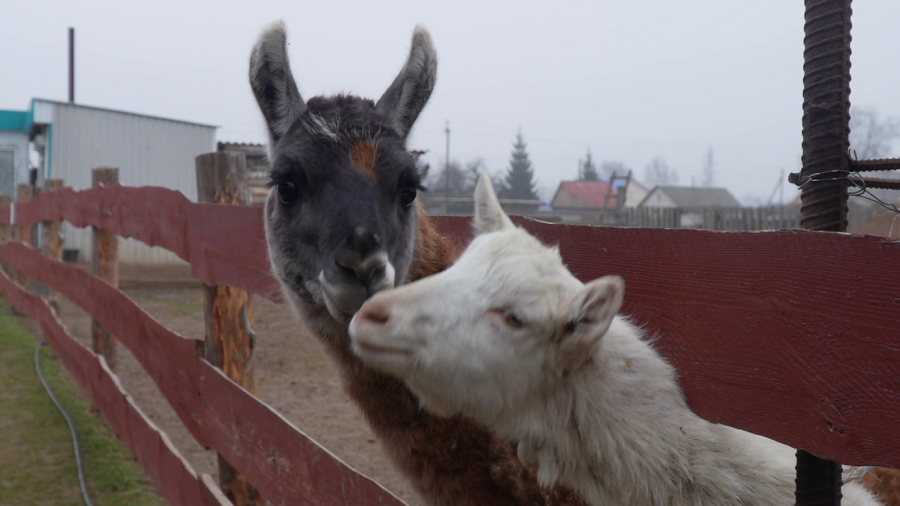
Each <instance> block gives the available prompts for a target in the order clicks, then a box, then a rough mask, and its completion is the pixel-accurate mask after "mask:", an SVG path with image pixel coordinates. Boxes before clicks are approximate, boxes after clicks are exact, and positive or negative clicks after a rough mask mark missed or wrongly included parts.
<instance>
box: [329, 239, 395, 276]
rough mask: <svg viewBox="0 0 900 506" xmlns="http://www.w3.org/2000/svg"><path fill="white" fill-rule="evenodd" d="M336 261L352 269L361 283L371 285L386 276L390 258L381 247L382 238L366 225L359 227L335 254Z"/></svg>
mask: <svg viewBox="0 0 900 506" xmlns="http://www.w3.org/2000/svg"><path fill="white" fill-rule="evenodd" d="M334 263H335V264H337V265H338V267H341V268H342V269H345V270H348V271H351V272H352V273H353V274H354V275H355V276H356V279H358V280H359V281H360V283H362V284H363V285H365V286H369V285H370V284H371V283H372V282H373V281H376V280H378V279H380V278H381V277H383V276H384V272H385V266H386V265H387V263H388V259H387V254H386V253H385V252H384V250H382V249H381V238H380V237H379V236H377V235H375V234H372V233H371V232H369V231H368V230H366V229H365V228H364V227H357V229H356V230H355V231H354V232H353V234H351V235H350V237H348V238H347V241H346V242H345V243H344V247H343V248H341V249H340V251H338V253H337V254H336V255H335V257H334Z"/></svg>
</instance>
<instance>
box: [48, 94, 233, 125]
mask: <svg viewBox="0 0 900 506" xmlns="http://www.w3.org/2000/svg"><path fill="white" fill-rule="evenodd" d="M33 101H34V102H44V103H48V104H54V105H65V106H69V107H79V108H82V109H93V110H96V111H103V112H113V113H117V114H128V115H130V116H138V117H141V118H151V119H156V120H163V121H172V122H175V123H187V124H188V125H196V126H202V127H209V128H219V125H210V124H208V123H197V122H196V121H187V120H183V119H173V118H164V117H162V116H153V115H150V114H143V113H139V112H131V111H122V110H118V109H109V108H106V107H98V106H94V105H84V104H79V103H72V102H64V101H62V100H48V99H46V98H35V99H34V100H33ZM35 121H37V119H35Z"/></svg>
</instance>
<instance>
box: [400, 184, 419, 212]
mask: <svg viewBox="0 0 900 506" xmlns="http://www.w3.org/2000/svg"><path fill="white" fill-rule="evenodd" d="M419 188H421V187H420V186H419V185H414V186H413V185H410V186H404V187H403V189H401V190H400V205H402V206H403V207H409V206H411V205H412V203H413V201H414V200H416V195H417V192H418V190H419Z"/></svg>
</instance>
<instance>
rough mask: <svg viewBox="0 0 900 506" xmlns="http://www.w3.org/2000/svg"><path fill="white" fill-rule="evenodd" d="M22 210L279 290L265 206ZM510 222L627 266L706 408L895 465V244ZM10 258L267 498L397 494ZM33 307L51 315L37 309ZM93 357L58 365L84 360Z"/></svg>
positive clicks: (167, 335) (93, 293) (0, 251)
mask: <svg viewBox="0 0 900 506" xmlns="http://www.w3.org/2000/svg"><path fill="white" fill-rule="evenodd" d="M10 215H11V213H10V207H9V206H6V207H0V223H9V218H10ZM15 219H16V223H17V224H18V225H26V226H27V225H29V224H33V223H37V222H39V221H47V220H57V219H65V220H68V221H70V222H71V223H72V224H73V225H75V226H95V227H100V228H105V229H107V230H110V231H113V232H115V233H116V234H118V235H122V236H126V237H133V238H136V239H139V240H141V241H143V242H145V243H147V244H151V245H158V246H162V247H164V248H166V249H169V250H170V251H173V252H174V253H176V254H177V255H178V256H180V257H181V258H183V259H185V260H187V261H189V262H190V263H191V266H192V271H193V273H194V275H195V277H197V278H198V279H200V280H201V281H203V282H205V283H209V284H228V285H231V286H234V287H237V288H241V289H246V290H249V291H252V292H254V293H257V294H259V295H262V296H264V297H268V298H271V299H274V300H277V299H278V290H277V285H276V283H275V281H274V280H273V278H272V276H271V274H269V267H268V260H267V256H266V247H265V238H264V232H263V226H262V209H260V208H258V207H238V206H224V205H215V204H195V203H191V202H190V201H188V200H187V199H186V198H184V197H183V196H182V195H181V194H179V193H177V192H174V191H171V190H166V189H162V188H126V187H121V186H111V187H105V188H95V189H91V190H84V191H73V190H68V189H63V190H57V191H54V192H42V193H40V194H38V195H37V196H36V197H35V199H34V200H33V201H32V202H30V203H24V204H18V205H16V210H15ZM435 221H436V223H437V224H438V228H439V230H441V231H442V233H444V234H445V235H447V236H449V237H452V238H453V239H455V240H457V241H458V242H460V243H465V242H467V241H468V240H469V238H470V236H471V232H470V227H471V226H470V223H469V219H468V218H462V217H440V218H435ZM515 221H516V222H517V223H518V224H519V225H522V226H524V227H525V228H526V229H528V230H529V231H530V232H532V233H534V234H535V235H537V236H538V237H539V238H541V239H542V240H543V241H545V242H546V243H549V244H558V245H559V247H560V250H561V252H562V255H563V258H564V259H565V261H566V263H567V264H568V266H569V267H570V268H571V269H572V271H573V272H574V273H575V274H576V275H577V276H578V277H579V278H580V279H582V280H589V279H593V278H596V277H599V276H602V275H606V274H619V275H621V276H623V277H624V278H625V280H626V284H627V289H626V297H625V300H626V303H625V306H624V309H623V312H624V313H625V314H628V315H630V316H631V317H632V319H633V320H635V321H636V322H637V323H639V324H641V325H643V326H645V327H646V328H647V329H648V330H649V331H650V332H651V334H653V335H656V336H658V339H657V341H656V342H657V346H658V348H659V349H660V351H661V352H662V353H663V354H664V355H666V356H667V357H668V358H669V359H671V361H672V362H673V364H674V365H675V366H676V367H677V369H678V371H679V377H680V380H681V384H682V386H683V388H684V390H685V392H686V394H687V396H688V400H689V402H690V405H691V407H692V408H693V409H694V410H695V411H696V412H697V413H698V414H700V415H701V416H703V417H704V418H707V419H709V420H712V421H715V422H721V423H726V424H728V425H732V426H735V427H738V428H742V429H746V430H749V431H751V432H755V433H758V434H762V435H765V436H768V437H771V438H773V439H776V440H778V441H781V442H783V443H785V444H788V445H791V446H793V447H800V448H804V449H806V450H808V451H810V452H811V453H814V454H816V455H819V456H822V457H826V458H829V459H832V460H835V461H838V462H842V463H845V464H854V465H882V466H888V467H900V432H898V431H897V430H896V425H897V421H898V420H900V339H898V336H900V330H898V328H900V325H898V323H900V294H898V293H900V292H898V290H897V287H898V286H900V269H898V268H897V266H898V265H900V241H896V240H891V239H885V238H878V237H869V236H852V235H847V234H835V233H824V232H805V231H780V232H712V231H700V230H661V229H628V228H611V227H588V226H577V225H554V224H547V223H541V222H536V221H532V220H525V219H521V218H515ZM0 260H2V261H4V262H8V263H9V264H11V265H12V266H13V267H14V268H15V269H17V270H18V271H20V272H22V273H23V274H24V275H25V276H27V277H28V278H30V279H32V280H35V281H38V282H41V283H44V284H46V285H47V286H48V287H49V288H50V289H51V290H55V291H58V292H60V293H62V294H64V295H66V296H67V297H69V298H70V299H71V300H72V301H73V302H75V303H76V304H78V305H79V306H81V307H82V309H84V310H85V311H86V312H88V313H89V314H90V315H91V316H92V317H93V318H94V319H96V320H97V321H98V322H100V323H101V324H102V325H103V327H104V328H105V329H108V330H109V331H110V332H111V333H112V334H114V335H115V336H116V337H117V338H118V339H119V340H120V341H121V342H122V344H124V345H125V346H127V347H128V348H129V349H130V350H131V352H132V353H133V354H134V355H135V357H136V358H137V360H138V361H139V362H140V363H141V365H142V366H143V367H144V368H145V369H146V370H147V372H148V373H149V374H150V376H151V377H152V378H153V379H154V381H155V382H156V383H157V385H158V386H159V389H160V391H161V392H162V393H163V395H164V396H165V397H166V398H167V399H168V401H169V402H170V403H171V405H172V407H173V408H174V409H175V411H176V413H177V414H178V416H179V417H180V418H181V419H182V421H183V423H184V424H185V425H186V426H187V428H188V429H189V430H190V431H191V433H192V434H193V435H194V437H195V438H196V439H197V441H198V442H199V443H200V444H201V445H204V446H207V447H212V448H215V449H216V450H217V451H218V452H219V453H220V454H222V455H223V456H224V457H225V458H226V459H228V461H229V462H231V463H232V464H233V465H234V466H235V467H236V468H237V469H239V470H240V472H241V473H243V474H244V475H245V476H246V477H247V478H248V479H249V480H250V482H251V483H253V485H254V486H255V487H256V488H257V489H258V490H259V491H260V493H261V494H262V495H263V496H264V497H266V498H267V499H268V500H270V501H272V502H273V503H274V504H326V505H349V504H361V505H368V504H371V505H375V504H395V505H399V504H402V503H401V502H400V501H399V499H396V498H395V497H394V496H393V495H391V494H390V493H389V492H387V491H386V490H384V489H383V488H381V487H380V485H378V484H377V483H374V482H372V481H371V480H369V479H368V478H366V477H364V476H362V475H359V474H358V473H356V472H355V471H353V470H352V469H351V468H349V467H347V466H346V465H344V464H343V463H342V462H341V461H340V460H339V459H337V458H336V457H335V456H333V455H331V454H330V453H329V452H328V451H327V450H325V449H324V448H321V447H320V446H318V445H317V444H316V443H315V442H313V441H312V440H310V439H309V438H308V437H306V436H305V435H304V434H303V433H302V432H300V431H299V430H298V429H297V428H295V427H294V426H292V425H291V424H290V423H289V422H287V421H285V420H284V419H283V418H282V417H281V415H279V414H278V413H277V412H275V411H274V410H272V409H271V408H270V407H269V406H267V405H266V404H264V403H263V402H261V401H259V400H258V399H256V398H254V397H253V396H251V395H250V394H249V393H247V392H246V391H245V390H243V389H242V388H240V387H239V386H237V385H236V384H235V383H233V382H232V381H230V380H229V379H228V378H226V377H225V376H224V375H223V374H222V373H221V371H219V370H218V369H217V368H215V367H213V366H212V365H210V364H209V363H208V362H206V361H205V360H203V359H202V358H199V356H198V353H197V349H196V347H197V341H195V340H191V339H186V338H184V337H181V336H178V335H177V334H175V333H173V332H171V331H169V330H167V329H166V328H165V327H164V326H162V325H161V324H160V323H159V322H156V321H155V320H154V319H153V318H151V317H150V316H149V315H147V314H146V313H144V312H143V311H142V310H141V309H140V308H138V307H137V306H136V305H135V304H134V303H133V302H132V301H131V300H130V299H129V298H128V297H127V296H125V295H124V294H122V293H121V292H119V291H118V290H116V289H115V288H113V287H112V286H110V285H109V284H107V283H105V282H104V281H102V280H100V279H98V278H96V277H94V276H92V275H90V274H89V273H86V272H84V271H82V270H81V269H79V268H78V267H76V266H71V265H67V264H64V263H62V262H59V261H56V260H52V259H50V258H48V257H46V256H44V255H42V254H40V253H39V252H38V251H36V250H34V249H32V248H30V247H28V246H26V245H24V244H21V243H14V242H7V243H0ZM810 279H817V280H821V281H820V282H818V283H810V281H809V280H810ZM0 288H2V289H3V292H4V295H6V296H7V298H9V299H10V303H11V304H12V305H13V306H14V307H17V308H18V307H19V306H18V305H19V304H24V305H26V306H27V305H28V304H31V306H34V307H38V303H37V302H33V301H32V299H31V298H29V297H33V296H30V295H27V294H24V292H21V290H20V289H18V288H17V287H16V286H15V285H13V284H11V283H10V281H9V280H8V279H0ZM17 290H19V291H17ZM29 301H32V302H29ZM31 306H29V307H31ZM29 311H31V312H30V313H29V312H28V311H23V312H26V314H29V316H32V315H36V316H32V317H33V318H35V319H36V320H38V321H39V322H42V327H43V326H44V324H43V321H44V320H46V318H45V317H44V316H42V314H41V311H43V310H35V309H30V310H29ZM48 329H49V330H45V333H46V332H52V331H54V330H53V328H51V327H48ZM66 339H70V340H71V338H66ZM56 341H59V339H57V340H56ZM73 346H75V345H72V344H63V345H60V347H59V348H57V347H56V343H54V348H55V349H57V351H58V352H60V353H71V354H72V355H73V356H74V357H81V356H82V355H79V353H81V354H83V353H88V354H90V352H87V351H82V352H78V351H77V350H76V351H71V349H74V348H73ZM78 346H80V345H78ZM82 349H83V348H82ZM93 357H94V358H91V359H90V360H94V361H95V362H97V358H96V356H95V355H93ZM90 360H89V359H88V358H77V359H76V358H73V359H72V360H71V361H69V362H66V361H64V363H67V365H70V366H72V367H75V368H76V370H77V368H78V367H82V366H81V365H80V364H81V363H89V362H90ZM98 363H102V362H98ZM73 364H74V365H73ZM98 367H99V366H98ZM70 370H72V369H70ZM84 374H87V373H84V372H73V375H74V376H76V379H77V378H78V377H79V376H80V375H84ZM90 374H94V373H90ZM111 378H113V381H114V378H115V377H114V376H112V377H111ZM82 387H83V388H85V389H86V390H87V391H90V389H91V388H93V387H91V383H90V382H86V383H85V384H84V385H82ZM116 395H119V396H120V397H123V398H124V396H125V395H126V394H124V393H122V394H116ZM117 409H118V408H117ZM133 409H135V410H136V409H137V408H133ZM104 416H106V415H104ZM114 416H116V415H114ZM129 416H131V415H129ZM117 430H118V429H117ZM148 437H150V436H148ZM160 437H163V438H164V435H162V436H160ZM151 439H152V438H151ZM145 465H146V464H145ZM151 477H153V476H152V475H151ZM154 481H156V478H154ZM157 485H158V486H162V485H160V483H159V482H157ZM198 493H199V492H198ZM173 504H187V503H183V502H182V503H176V502H173ZM195 504H206V503H202V502H198V503H195Z"/></svg>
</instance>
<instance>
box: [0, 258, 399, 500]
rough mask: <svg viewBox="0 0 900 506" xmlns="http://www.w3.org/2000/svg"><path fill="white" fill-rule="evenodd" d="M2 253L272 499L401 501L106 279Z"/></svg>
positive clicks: (200, 440)
mask: <svg viewBox="0 0 900 506" xmlns="http://www.w3.org/2000/svg"><path fill="white" fill-rule="evenodd" d="M0 259H3V260H7V261H9V262H10V264H12V265H13V266H14V267H15V268H16V269H18V270H19V271H21V272H22V273H23V274H25V275H26V276H28V277H29V278H31V279H33V280H35V281H38V282H41V283H44V284H46V285H47V286H48V287H50V288H51V289H52V290H56V291H58V292H59V293H61V294H63V295H65V296H66V297H68V298H69V299H71V300H72V302H74V303H75V304H77V305H78V306H80V307H81V308H82V309H83V310H84V311H85V312H86V313H88V314H90V315H91V316H92V317H93V318H94V319H96V320H97V321H98V322H99V323H100V324H101V325H102V326H103V328H104V329H106V330H108V331H109V332H110V333H111V334H113V335H115V336H116V337H117V338H118V340H119V342H120V343H122V344H123V345H125V346H126V347H127V348H128V349H129V351H131V353H132V354H133V355H134V357H135V359H137V361H138V362H139V363H140V364H141V366H142V367H143V368H144V369H145V370H146V371H147V373H148V374H149V375H150V377H151V378H152V379H153V381H154V382H155V383H156V385H157V387H159V390H160V392H161V393H162V394H163V396H164V397H165V398H166V400H168V401H169V404H171V406H172V408H173V409H174V410H175V412H176V414H177V415H178V417H179V418H180V419H181V421H182V423H184V425H185V427H186V428H187V429H188V430H189V431H190V432H191V434H192V435H193V436H194V438H195V439H196V440H197V442H198V443H199V444H200V445H202V446H205V447H208V448H215V449H216V450H217V451H218V452H219V453H220V454H222V455H223V456H224V457H225V458H227V459H228V461H229V462H231V463H232V464H233V465H234V466H235V467H236V468H238V469H239V470H240V471H241V472H242V473H243V474H244V475H245V476H247V478H248V479H249V480H250V481H251V482H252V483H253V484H254V485H255V486H256V488H257V489H259V491H260V492H261V493H262V494H263V496H264V497H266V498H267V499H269V500H270V501H272V502H273V503H275V504H285V505H287V504H301V505H302V504H308V505H341V506H349V505H360V506H367V505H372V506H375V505H402V504H403V502H402V501H400V500H399V499H397V498H396V497H394V496H393V494H391V493H390V492H388V491H387V490H385V489H384V488H383V487H381V486H380V485H378V484H377V483H375V482H374V481H372V480H371V479H369V478H367V477H365V476H363V475H361V474H359V473H357V472H356V471H355V470H353V469H352V468H350V467H349V466H347V465H346V464H344V463H343V462H341V461H340V460H339V459H338V458H337V457H335V456H334V455H332V454H331V453H330V452H328V451H327V450H326V449H324V448H322V447H321V446H319V445H318V444H317V443H315V442H314V441H313V440H312V439H310V438H309V437H308V436H306V435H305V434H303V433H302V432H301V431H300V430H299V429H297V428H296V427H294V426H293V425H291V424H290V422H288V421H286V420H285V419H284V418H283V417H282V416H281V415H280V414H279V413H277V412H276V411H274V410H273V409H272V408H270V407H269V406H268V405H266V404H265V403H263V402H262V401H260V400H259V399H257V398H255V397H253V396H252V395H251V394H249V393H248V392H247V391H246V390H244V389H243V388H241V387H240V386H238V385H237V384H235V383H234V382H233V381H231V380H230V379H228V378H227V377H226V376H225V375H224V374H223V373H222V371H221V370H220V369H218V368H216V367H213V366H212V365H210V364H209V362H207V361H206V360H204V359H202V358H199V356H198V354H197V343H198V341H195V340H191V339H186V338H184V337H181V336H179V335H177V334H175V333H174V332H172V331H170V330H168V329H166V328H165V327H164V326H162V325H161V324H160V323H159V322H157V321H156V320H154V319H153V318H152V317H150V316H149V315H148V314H146V313H145V312H144V311H143V310H141V309H140V308H139V307H138V306H137V305H136V304H135V303H134V302H132V301H131V299H129V298H128V297H127V296H126V295H125V294H123V293H122V292H120V291H118V290H117V289H115V288H114V287H112V286H111V285H109V284H108V283H106V282H104V281H103V280H101V279H99V278H97V277H95V276H93V275H91V274H90V273H88V272H86V271H84V270H82V269H80V268H79V267H77V266H74V265H68V264H64V263H62V262H58V261H55V260H51V259H49V258H47V257H46V256H44V255H42V254H41V253H40V252H39V251H37V250H35V249H33V248H31V247H29V246H26V245H24V244H21V243H6V244H0ZM178 504H191V503H178Z"/></svg>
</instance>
